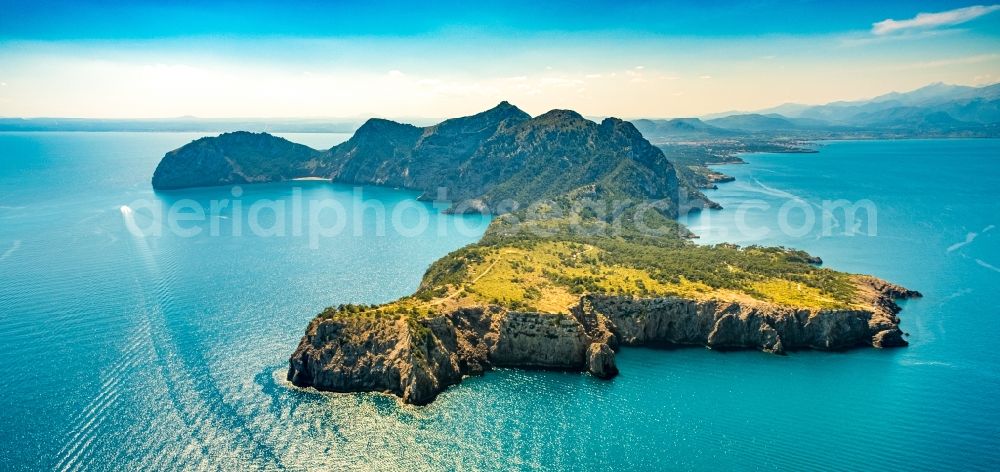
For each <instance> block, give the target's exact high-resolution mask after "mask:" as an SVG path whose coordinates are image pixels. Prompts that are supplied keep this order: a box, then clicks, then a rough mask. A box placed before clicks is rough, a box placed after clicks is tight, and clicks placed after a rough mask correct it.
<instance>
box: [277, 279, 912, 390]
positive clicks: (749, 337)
mask: <svg viewBox="0 0 1000 472" xmlns="http://www.w3.org/2000/svg"><path fill="white" fill-rule="evenodd" d="M856 282H857V284H858V287H859V294H860V295H859V297H860V302H861V303H864V304H866V305H868V306H870V308H868V309H855V310H809V309H796V308H788V307H780V306H775V305H769V304H764V303H756V302H753V303H742V304H741V303H736V302H723V301H718V300H702V301H696V300H688V299H683V298H677V297H663V298H645V299H643V298H633V297H627V296H608V295H585V296H583V297H581V299H580V301H579V303H578V304H577V305H576V306H574V307H573V308H572V309H571V310H570V313H566V314H554V313H526V312H517V311H510V310H506V309H504V308H501V307H496V306H490V307H478V308H463V309H459V310H456V311H453V312H451V313H445V314H440V315H437V316H432V317H426V318H422V319H418V320H408V319H405V318H399V319H388V318H382V319H378V318H363V317H362V318H348V317H345V318H335V319H320V318H317V319H316V320H313V322H312V323H310V325H309V327H308V329H307V330H306V335H305V336H304V337H303V338H302V341H301V342H300V343H299V346H298V349H296V351H295V353H294V354H293V355H292V357H291V359H290V361H289V369H288V380H289V381H291V382H292V383H294V384H295V385H299V386H312V387H315V388H316V389H318V390H326V391H335V392H357V391H380V392H389V393H393V394H395V395H397V396H399V397H401V398H402V400H403V401H404V402H407V403H414V404H425V403H428V402H430V401H432V400H433V399H434V398H435V397H436V396H437V394H438V393H440V392H441V391H443V390H444V389H445V388H447V387H448V386H449V385H453V384H456V383H458V382H460V381H461V379H462V377H464V376H465V375H470V374H479V373H482V372H484V371H487V370H489V369H491V368H493V367H500V366H506V367H525V368H545V369H563V370H576V371H588V372H590V373H591V374H592V375H594V376H596V377H600V378H611V377H614V376H615V375H616V374H617V373H618V369H617V366H616V365H615V351H616V350H617V349H619V348H620V347H621V346H642V345H699V346H707V347H710V348H713V349H760V350H763V351H767V352H773V353H784V352H786V351H789V350H796V349H820V350H839V349H847V348H851V347H857V346H874V347H892V346H903V345H906V341H905V340H903V337H902V335H903V333H902V332H901V331H900V330H899V318H898V317H896V313H897V312H898V311H899V307H898V306H897V305H896V304H895V302H894V301H893V300H894V299H895V298H907V297H913V296H919V294H918V293H916V292H912V291H909V290H906V289H903V288H901V287H898V286H895V285H892V284H889V283H887V282H884V281H881V280H879V279H875V278H871V277H858V278H857V279H856Z"/></svg>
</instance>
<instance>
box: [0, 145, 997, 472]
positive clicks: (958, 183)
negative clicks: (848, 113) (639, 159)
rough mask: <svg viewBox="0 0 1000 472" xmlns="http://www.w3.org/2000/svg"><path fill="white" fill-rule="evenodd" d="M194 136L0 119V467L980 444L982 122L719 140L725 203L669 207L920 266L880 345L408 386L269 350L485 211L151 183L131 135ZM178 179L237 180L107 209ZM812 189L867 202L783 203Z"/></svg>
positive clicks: (987, 433)
mask: <svg viewBox="0 0 1000 472" xmlns="http://www.w3.org/2000/svg"><path fill="white" fill-rule="evenodd" d="M199 136H200V135H199V134H184V133H0V399H2V402H3V404H2V408H0V469H3V470H44V469H57V470H106V469H110V470H161V469H186V470H202V469H204V470H235V469H239V470H322V469H330V470H341V469H380V470H392V469H406V470H421V469H436V470H440V469H484V468H502V469H521V468H559V469H581V470H584V469H605V468H616V469H617V468H630V469H647V470H649V469H652V470H662V469H686V470H718V469H761V470H775V469H784V470H788V469H791V470H838V469H840V470H854V469H868V468H886V469H906V470H917V469H925V470H943V469H962V470H976V469H978V470H996V469H998V468H1000V439H998V438H1000V405H998V403H997V399H998V396H1000V395H998V394H1000V350H998V349H997V348H996V347H995V345H996V344H997V339H998V338H1000V322H998V321H997V319H996V318H997V315H996V313H995V312H996V310H995V306H996V302H995V297H996V296H997V295H998V293H1000V268H998V267H1000V239H998V235H1000V229H994V226H993V225H996V224H1000V221H998V220H1000V206H998V203H997V201H998V197H1000V141H994V140H953V141H949V140H938V141H868V142H830V143H820V144H818V147H819V149H820V152H819V153H817V154H759V155H750V156H746V157H745V159H746V160H747V161H748V162H749V164H746V165H733V166H723V167H722V168H721V169H720V170H722V171H723V172H726V173H728V174H731V175H734V176H735V177H737V179H738V180H737V181H736V182H734V183H731V184H723V185H721V186H720V189H719V190H716V191H711V192H709V196H710V197H711V198H713V199H715V200H717V201H719V202H720V203H722V204H723V205H724V206H725V207H726V209H724V210H721V211H715V212H706V213H702V214H700V215H697V216H694V217H691V218H688V219H687V220H686V223H688V224H689V225H690V226H691V227H692V228H693V229H694V230H695V232H697V233H699V234H700V235H702V238H701V241H702V242H703V243H712V242H718V241H733V242H739V243H746V244H753V243H757V244H783V245H788V246H794V247H798V248H802V249H806V250H808V251H810V252H812V253H814V254H816V255H819V256H821V257H823V259H824V261H825V263H826V265H827V266H829V267H833V268H837V269H843V270H849V271H856V272H866V273H871V274H874V275H877V276H880V277H883V278H886V279H889V280H892V281H895V282H898V283H900V284H903V285H906V286H907V287H910V288H913V289H917V290H920V291H921V292H923V293H924V295H925V297H924V298H923V299H919V300H913V301H909V302H907V303H906V305H905V309H904V311H903V313H902V318H903V320H904V321H903V328H904V330H905V331H907V332H909V333H910V335H911V336H910V338H909V340H910V342H911V345H910V347H908V348H903V349H893V350H885V351H880V350H874V349H861V350H856V351H851V352H847V353H815V352H799V353H793V354H791V355H789V356H784V357H781V356H773V355H767V354H762V353H757V352H726V353H720V352H714V351H710V350H707V349H700V348H688V349H676V350H654V349H625V350H623V351H622V352H621V353H620V354H619V358H618V362H619V368H620V369H621V371H622V374H621V376H620V377H618V378H616V379H614V380H613V381H600V380H596V379H593V378H591V377H590V376H589V375H586V374H578V373H560V372H525V371H519V370H501V371H497V372H492V373H489V374H487V375H486V376H483V377H478V378H471V379H468V380H467V381H466V382H465V383H463V384H462V385H460V386H457V387H454V388H452V389H450V390H448V391H447V392H445V393H444V394H443V395H441V396H440V397H439V399H438V400H437V401H436V402H434V403H433V404H431V405H429V406H427V407H410V406H403V405H400V404H398V403H397V402H396V401H395V400H394V399H393V398H392V397H388V396H384V395H379V394H317V393H311V392H308V391H302V390H296V389H291V388H288V387H287V386H286V385H285V383H284V381H283V379H284V373H285V368H286V364H287V358H288V355H289V354H290V353H291V352H292V350H293V349H294V348H295V346H296V344H297V342H298V339H299V337H300V336H301V334H302V332H303V330H304V328H305V326H306V323H307V322H308V320H309V319H311V318H312V316H313V315H314V314H315V313H316V312H318V311H319V310H321V309H322V308H323V307H325V306H328V305H335V304H338V303H347V302H360V303H374V302H381V301H387V300H390V299H393V298H395V297H398V296H401V295H405V294H408V293H410V292H411V291H412V290H413V289H414V288H415V287H416V286H417V284H418V283H419V279H420V276H421V274H422V273H423V271H424V269H425V268H426V267H427V266H428V265H429V264H430V263H431V262H432V261H433V260H435V259H436V258H438V257H440V256H442V255H444V254H446V253H447V252H449V251H451V250H453V249H456V248H458V247H461V246H462V245H465V244H468V243H470V242H472V241H475V240H476V239H477V238H478V236H479V234H481V232H482V231H483V230H484V229H485V224H486V223H487V221H486V220H485V219H484V218H482V217H472V216H452V215H443V214H440V213H438V212H437V211H436V210H435V209H434V208H431V207H430V206H429V205H428V204H425V203H418V202H416V201H415V200H414V197H415V195H414V194H412V193H408V192H403V191H398V190H393V189H385V188H365V189H364V191H363V199H365V200H367V201H369V203H371V202H372V201H377V202H381V204H383V205H384V209H385V211H386V212H388V213H390V214H398V215H399V218H400V221H402V222H404V223H408V224H409V226H407V225H406V224H404V227H413V228H416V227H420V225H424V226H426V228H427V229H426V230H424V231H419V232H411V231H405V233H406V234H403V233H404V232H401V231H399V230H397V229H394V225H387V226H386V230H385V231H384V232H380V231H379V225H378V224H377V221H376V215H377V212H376V211H368V210H358V209H357V208H355V207H354V206H353V204H354V203H356V201H357V200H359V198H362V197H359V195H358V194H356V193H355V190H354V189H353V188H351V187H347V186H342V185H333V184H328V183H321V182H294V183H287V184H266V185H256V186H244V187H242V188H241V189H239V190H238V191H234V189H232V188H215V189H198V190H190V191H184V192H172V193H154V192H153V191H152V189H151V188H150V185H149V177H150V175H151V174H152V171H153V169H154V168H155V166H156V163H157V161H158V160H159V158H160V157H161V156H162V155H163V153H164V152H166V151H168V150H171V149H174V148H176V147H178V146H180V145H182V144H184V143H186V142H188V141H190V140H192V139H195V138H197V137H199ZM289 138H290V139H293V140H296V141H299V142H303V143H305V144H309V145H313V146H315V147H327V146H330V145H333V144H335V143H337V142H339V141H340V140H343V139H345V138H346V137H345V136H342V135H294V136H289ZM241 192H242V193H241ZM236 194H239V196H238V197H236V196H234V195H236ZM186 199H190V200H193V201H194V202H196V203H199V204H201V205H204V206H205V207H206V208H210V204H211V202H212V201H213V200H214V201H216V202H219V201H222V200H230V201H235V200H234V199H239V200H240V201H241V202H242V203H243V204H244V205H243V206H242V207H234V206H233V205H228V206H226V207H225V208H216V209H214V210H211V211H209V215H208V216H209V217H210V218H209V219H211V220H212V221H215V222H216V223H215V224H216V225H217V226H216V227H214V228H213V227H211V224H210V223H207V222H205V223H202V222H194V223H191V222H188V223H186V224H184V225H183V226H184V228H187V229H191V228H200V229H201V230H202V232H201V233H200V234H198V235H194V236H180V235H178V234H175V233H174V232H171V231H166V232H163V233H162V234H160V235H155V234H145V235H143V234H136V233H134V232H132V231H129V229H128V228H129V227H128V226H127V224H128V222H130V221H131V222H132V223H133V224H139V225H143V224H148V221H149V220H150V218H152V216H151V215H153V213H152V210H151V208H156V207H157V205H160V204H163V205H167V206H169V205H175V206H177V205H181V204H188V203H191V202H184V201H183V200H186ZM293 200H298V201H301V202H304V203H305V207H302V208H297V207H295V206H294V205H293V204H292V202H293ZM320 200H323V201H335V202H340V203H342V204H343V206H344V208H346V213H343V214H337V213H336V212H326V213H323V214H322V215H323V216H322V217H321V218H320V220H319V221H322V222H325V223H331V221H329V220H330V219H331V218H333V219H336V218H338V217H339V218H345V221H348V222H349V224H348V225H347V230H346V231H342V232H340V233H339V234H338V235H336V236H332V237H324V238H320V239H319V240H318V242H317V243H316V244H312V243H311V241H310V238H309V237H307V236H306V235H294V234H291V232H289V233H288V234H286V235H285V236H277V235H272V236H263V235H258V234H253V232H251V231H242V232H238V231H236V227H242V226H243V224H245V223H246V222H247V221H248V220H249V219H250V217H251V215H250V213H251V212H253V211H254V210H251V209H250V208H249V207H250V204H251V203H253V202H260V201H270V202H273V203H274V204H275V205H278V206H280V207H281V208H285V209H286V210H287V211H286V212H285V213H284V214H280V215H281V217H283V218H289V220H288V221H294V218H295V216H296V215H298V216H300V217H303V218H305V219H306V220H307V221H308V220H309V215H308V210H306V209H305V208H309V204H310V203H312V202H317V201H320ZM790 200H791V201H793V202H796V203H793V204H787V202H788V201H790ZM835 200H846V201H848V202H853V203H858V202H862V201H865V200H867V201H870V202H871V206H870V207H866V208H871V207H873V208H875V209H876V212H875V213H874V217H873V216H872V213H869V214H868V215H867V216H866V217H865V218H862V219H859V220H858V221H855V222H853V223H851V222H849V221H847V220H846V219H845V218H843V217H842V216H837V217H835V218H833V221H836V223H837V224H831V225H829V226H831V227H832V229H830V230H829V231H826V232H824V231H823V229H822V225H821V224H820V223H819V222H817V223H815V224H814V225H807V224H805V223H808V213H809V212H810V211H812V213H813V216H814V217H815V218H816V219H817V221H821V220H822V214H823V212H822V209H823V202H824V201H835ZM747 201H751V202H752V205H751V207H750V208H747V207H746V206H745V205H744V206H742V210H741V205H740V203H746V202H747ZM143 202H144V203H146V204H148V205H147V206H146V207H145V208H144V207H143V205H142V203H143ZM863 203H864V205H868V203H867V202H863ZM123 206H127V209H126V208H123ZM362 208H366V207H362ZM419 208H424V209H426V210H428V211H426V212H423V213H422V212H420V211H417V210H418V209H419ZM783 209H784V210H783ZM808 209H812V210H808ZM396 210H399V211H398V212H397V211H396ZM835 214H836V213H835ZM261 215H263V216H261ZM421 215H426V220H425V221H424V220H422V218H424V217H422V216H421ZM740 215H742V216H740ZM257 216H258V217H260V218H261V219H262V220H264V222H265V223H273V222H274V221H275V220H278V218H279V212H277V211H263V212H260V213H258V214H257ZM869 219H874V220H875V222H876V223H877V224H876V225H875V230H874V231H870V229H871V228H872V226H871V225H870V224H868V223H870V221H869ZM282 221H284V220H282ZM782 222H785V223H787V224H784V226H785V227H786V229H788V228H791V231H780V230H779V229H780V228H779V227H780V226H782V225H783V223H782ZM738 227H741V228H744V229H751V230H760V229H768V228H770V229H771V231H769V232H767V234H764V235H761V234H756V233H759V232H760V231H753V233H755V234H746V232H741V231H736V229H737V228H738ZM848 227H850V228H851V229H856V230H858V232H855V234H854V235H847V234H845V228H848ZM470 228H471V229H470ZM862 232H863V234H862ZM723 233H724V234H723Z"/></svg>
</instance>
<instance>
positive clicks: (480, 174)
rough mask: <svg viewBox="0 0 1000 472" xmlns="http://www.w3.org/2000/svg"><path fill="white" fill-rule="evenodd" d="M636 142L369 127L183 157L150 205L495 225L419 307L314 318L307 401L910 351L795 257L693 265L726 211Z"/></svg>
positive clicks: (467, 122) (707, 258)
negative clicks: (392, 203) (685, 221)
mask: <svg viewBox="0 0 1000 472" xmlns="http://www.w3.org/2000/svg"><path fill="white" fill-rule="evenodd" d="M690 175H691V173H690V172H681V171H679V170H678V169H675V167H674V165H673V164H672V163H671V162H670V160H669V159H667V157H666V155H665V154H664V153H663V151H662V150H661V149H660V148H658V147H656V146H653V145H652V144H650V143H649V141H647V140H646V139H645V138H644V137H643V136H642V134H641V133H640V132H639V131H638V130H637V129H636V128H635V127H634V126H633V125H632V124H631V123H628V122H625V121H622V120H618V119H614V118H608V119H605V120H603V121H601V122H600V123H597V122H594V121H590V120H587V119H584V118H583V117H582V116H580V115H579V114H577V113H575V112H572V111H568V110H553V111H550V112H548V113H545V114H543V115H540V116H537V117H531V116H529V115H528V114H527V113H524V112H523V111H521V110H520V109H518V108H517V107H515V106H513V105H511V104H509V103H506V102H503V103H501V104H500V105H498V106H497V107H495V108H493V109H491V110H488V111H485V112H483V113H479V114H477V115H473V116H468V117H462V118H455V119H450V120H446V121H443V122H441V123H439V124H437V125H434V126H429V127H426V128H419V127H415V126H411V125H406V124H401V123H396V122H393V121H389V120H382V119H372V120H369V121H368V122H366V123H365V124H364V125H363V126H361V128H359V129H358V131H357V132H356V133H355V135H354V136H353V137H352V138H351V139H350V140H348V141H346V142H344V143H343V144H340V145H338V146H335V147H333V148H331V149H329V150H325V151H318V150H314V149H311V148H308V147H306V146H301V145H298V144H294V143H291V142H289V141H287V140H284V139H281V138H277V137H274V136H271V135H268V134H264V133H261V134H254V133H246V132H237V133H227V134H224V135H221V136H219V137H215V138H203V139H199V140H197V141H194V142H192V143H190V144H188V145H186V146H184V147H182V148H180V149H177V150H175V151H171V152H170V153H168V154H167V155H166V156H165V157H164V159H163V160H162V161H161V163H160V165H159V166H158V167H157V169H156V172H155V174H154V176H153V185H154V187H155V188H157V189H161V190H164V189H180V188H186V187H195V186H207V185H230V184H243V183H254V182H269V181H283V180H291V179H296V178H304V177H312V178H324V179H330V180H333V181H339V182H346V183H357V184H375V185H389V186H396V187H403V188H409V189H414V190H418V191H421V192H423V194H424V198H433V197H435V196H436V195H438V194H439V193H440V192H441V191H444V192H445V193H446V194H447V195H448V198H450V199H451V201H452V202H453V206H452V211H458V212H465V211H478V212H490V213H492V214H493V215H494V216H495V217H494V220H493V222H492V223H491V225H490V227H489V228H488V230H487V232H486V234H485V235H484V237H483V238H482V240H480V241H479V242H478V243H475V244H472V245H470V246H467V247H464V248H461V249H459V250H457V251H454V252H452V253H451V254H449V255H447V256H445V257H444V258H442V259H440V260H438V261H437V262H435V263H434V264H433V265H432V266H431V267H430V268H429V269H428V270H427V272H426V274H425V275H424V278H423V281H422V283H421V285H420V288H419V290H418V291H417V292H416V293H415V294H413V295H411V296H408V297H404V298H402V299H399V300H396V301H393V302H390V303H385V304H381V305H374V306H366V305H354V304H344V305H339V306H337V307H330V308H327V309H326V310H324V311H323V312H322V313H320V314H319V315H318V316H317V317H316V318H314V319H313V320H312V321H311V322H310V323H309V326H308V327H307V329H306V333H305V336H304V337H303V338H302V340H301V342H300V343H299V346H298V348H297V349H296V350H295V352H294V353H293V354H292V356H291V358H290V361H289V369H288V374H287V376H288V380H290V381H291V382H292V383H294V384H295V385H299V386H311V387H315V388H316V389H319V390H327V391H338V392H357V391H381V392H389V393H392V394H395V395H397V396H399V397H400V398H401V399H402V400H403V401H404V402H407V403H413V404H426V403H428V402H430V401H432V400H433V399H434V398H435V397H436V396H437V395H438V394H439V393H440V392H441V391H443V390H444V389H446V388H447V387H448V386H450V385H454V384H456V383H458V382H460V381H461V379H462V378H463V377H464V376H466V375H473V374H480V373H483V372H486V371H488V370H490V369H491V368H494V367H523V368H544V369H566V370H578V371H588V372H590V373H591V374H593V375H594V376H597V377H601V378H611V377H613V376H615V375H616V374H617V372H618V371H617V367H616V365H615V352H616V351H617V350H618V349H620V348H622V347H623V346H636V345H697V346H707V347H710V348H713V349H759V350H763V351H768V352H773V353H779V354H780V353H784V352H786V351H791V350H796V349H820V350H840V349H847V348H852V347H858V346H869V347H872V346H874V347H893V346H903V345H906V341H905V339H904V335H903V333H902V331H901V330H900V329H899V318H898V316H897V313H898V312H899V306H898V305H896V303H895V300H897V299H901V298H907V297H913V296H919V294H918V293H917V292H914V291H910V290H907V289H904V288H902V287H899V286H896V285H893V284H891V283H888V282H885V281H883V280H880V279H877V278H875V277H872V276H866V275H853V274H846V273H841V272H837V271H833V270H829V269H825V268H821V267H818V266H817V265H816V262H817V258H814V257H812V256H810V255H808V254H806V253H804V252H802V251H796V250H792V249H786V248H765V247H756V246H751V247H742V248H741V247H737V246H735V245H730V244H720V245H715V246H701V245H696V244H694V243H692V242H691V241H690V239H689V236H690V233H689V232H688V231H687V230H686V229H685V228H683V227H682V226H681V225H679V224H678V223H677V222H676V220H675V219H676V217H677V216H679V215H681V214H683V213H685V212H688V211H700V210H702V209H705V208H716V207H718V206H717V205H715V204H714V203H713V202H711V201H709V200H708V199H707V198H705V196H704V195H703V194H701V193H700V192H699V191H698V190H697V187H703V186H704V182H692V181H691V179H690V177H689V176H690Z"/></svg>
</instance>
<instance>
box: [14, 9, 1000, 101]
mask: <svg viewBox="0 0 1000 472" xmlns="http://www.w3.org/2000/svg"><path fill="white" fill-rule="evenodd" d="M542 3H544V4H542ZM998 81H1000V4H991V3H981V2H979V3H977V2H940V1H933V0H932V1H920V2H901V1H894V0H886V1H880V2H871V1H864V2H862V1H850V0H848V1H838V2H830V1H808V0H799V1H796V0H785V1H769V0H758V1H750V2H722V1H713V2H709V1H701V2H696V1H677V2H649V1H587V0H578V1H572V2H568V1H560V0H557V1H552V2H540V1H537V0H535V1H522V0H506V1H503V2H491V1H489V0H487V1H484V2H451V1H447V2H430V1H428V2H395V1H380V0H374V1H366V2H329V1H327V2H296V1H285V2H259V1H256V0H244V1H241V2H194V1H160V2H149V1H143V0H138V1H132V2H122V3H119V2H113V1H91V0H79V1H47V0H36V1H30V2H11V1H8V0H0V116H5V117H87V118H158V117H177V116H198V117H206V118H223V117H331V118H332V117H348V118H362V117H369V116H380V117H388V118H397V119H402V118H407V117H424V118H429V117H448V116H461V115H468V114H472V113H475V112H478V111H481V110H484V109H487V108H490V107H492V106H494V105H496V104H497V103H499V102H500V101H502V100H507V101H510V102H511V103H513V104H515V105H517V106H519V107H520V108H522V109H524V110H525V111H527V112H528V113H531V114H533V115H537V114H540V113H544V112H545V111H548V110H550V109H553V108H568V109H574V110H577V111H579V112H580V113H582V114H584V115H587V116H619V117H623V118H639V117H683V116H699V115H704V114H709V113H717V112H723V111H729V110H757V109H762V108H767V107H771V106H776V105H780V104H782V103H788V102H794V103H806V104H819V103H826V102H830V101H835V100H852V99H863V98H869V97H873V96H876V95H880V94H883V93H887V92H890V91H906V90H912V89H915V88H918V87H921V86H923V85H927V84H929V83H933V82H945V83H952V84H962V85H988V84H992V83H996V82H998Z"/></svg>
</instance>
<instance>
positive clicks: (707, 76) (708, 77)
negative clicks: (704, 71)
mask: <svg viewBox="0 0 1000 472" xmlns="http://www.w3.org/2000/svg"><path fill="white" fill-rule="evenodd" d="M698 78H699V79H711V78H712V76H710V75H701V76H698Z"/></svg>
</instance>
